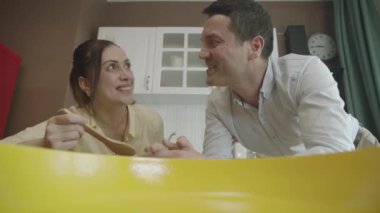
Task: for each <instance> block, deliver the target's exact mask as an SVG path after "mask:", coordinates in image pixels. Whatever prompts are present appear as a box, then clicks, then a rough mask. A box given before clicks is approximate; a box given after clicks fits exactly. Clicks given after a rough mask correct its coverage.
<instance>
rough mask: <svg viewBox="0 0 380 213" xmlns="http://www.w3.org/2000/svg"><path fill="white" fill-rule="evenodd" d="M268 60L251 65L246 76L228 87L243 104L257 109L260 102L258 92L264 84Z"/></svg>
mask: <svg viewBox="0 0 380 213" xmlns="http://www.w3.org/2000/svg"><path fill="white" fill-rule="evenodd" d="M267 66H268V60H259V61H258V62H256V63H255V64H253V65H252V68H251V69H250V70H249V71H248V72H247V73H246V76H243V78H241V79H240V82H237V83H235V84H233V85H231V86H230V88H231V89H232V90H233V91H234V92H235V93H236V94H238V95H239V96H240V97H241V98H242V99H243V101H244V102H246V103H248V104H250V105H252V106H254V107H256V108H258V107H259V101H260V90H261V87H262V85H263V82H264V76H265V73H266V70H267Z"/></svg>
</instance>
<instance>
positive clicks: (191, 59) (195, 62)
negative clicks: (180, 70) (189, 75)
mask: <svg viewBox="0 0 380 213" xmlns="http://www.w3.org/2000/svg"><path fill="white" fill-rule="evenodd" d="M198 55H199V52H198V51H197V52H188V53H187V67H205V62H204V60H202V59H200V58H199V56H198Z"/></svg>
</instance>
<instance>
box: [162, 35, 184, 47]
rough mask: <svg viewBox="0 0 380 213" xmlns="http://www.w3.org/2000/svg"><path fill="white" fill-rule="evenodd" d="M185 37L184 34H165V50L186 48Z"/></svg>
mask: <svg viewBox="0 0 380 213" xmlns="http://www.w3.org/2000/svg"><path fill="white" fill-rule="evenodd" d="M184 44H185V35H184V34H183V33H165V34H164V48H184Z"/></svg>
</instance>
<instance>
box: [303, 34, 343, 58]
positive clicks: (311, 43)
mask: <svg viewBox="0 0 380 213" xmlns="http://www.w3.org/2000/svg"><path fill="white" fill-rule="evenodd" d="M307 44H308V47H309V51H310V54H312V55H315V56H317V57H319V58H320V59H321V60H329V59H332V58H333V57H334V56H335V55H336V53H337V50H336V43H335V41H334V39H332V38H331V37H330V36H328V35H326V34H323V33H316V34H313V35H312V36H310V38H309V40H308V42H307Z"/></svg>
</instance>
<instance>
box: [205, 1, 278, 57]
mask: <svg viewBox="0 0 380 213" xmlns="http://www.w3.org/2000/svg"><path fill="white" fill-rule="evenodd" d="M202 13H203V14H207V15H208V16H209V17H211V16H213V15H217V14H220V15H225V16H228V17H229V18H230V19H231V25H230V30H231V31H232V32H233V33H234V34H235V36H236V37H237V38H238V39H239V40H240V42H244V41H247V40H249V39H252V38H254V37H256V36H258V35H261V36H262V37H264V40H265V44H264V49H263V51H262V56H263V58H265V59H267V58H268V57H269V56H270V54H271V53H272V50H273V29H272V22H271V20H270V16H269V15H268V13H267V12H266V11H265V9H264V8H263V7H262V6H261V5H260V4H258V3H256V2H254V1H253V0H217V1H215V2H213V3H211V4H210V5H209V6H208V7H207V8H205V9H204V10H203V12H202Z"/></svg>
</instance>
